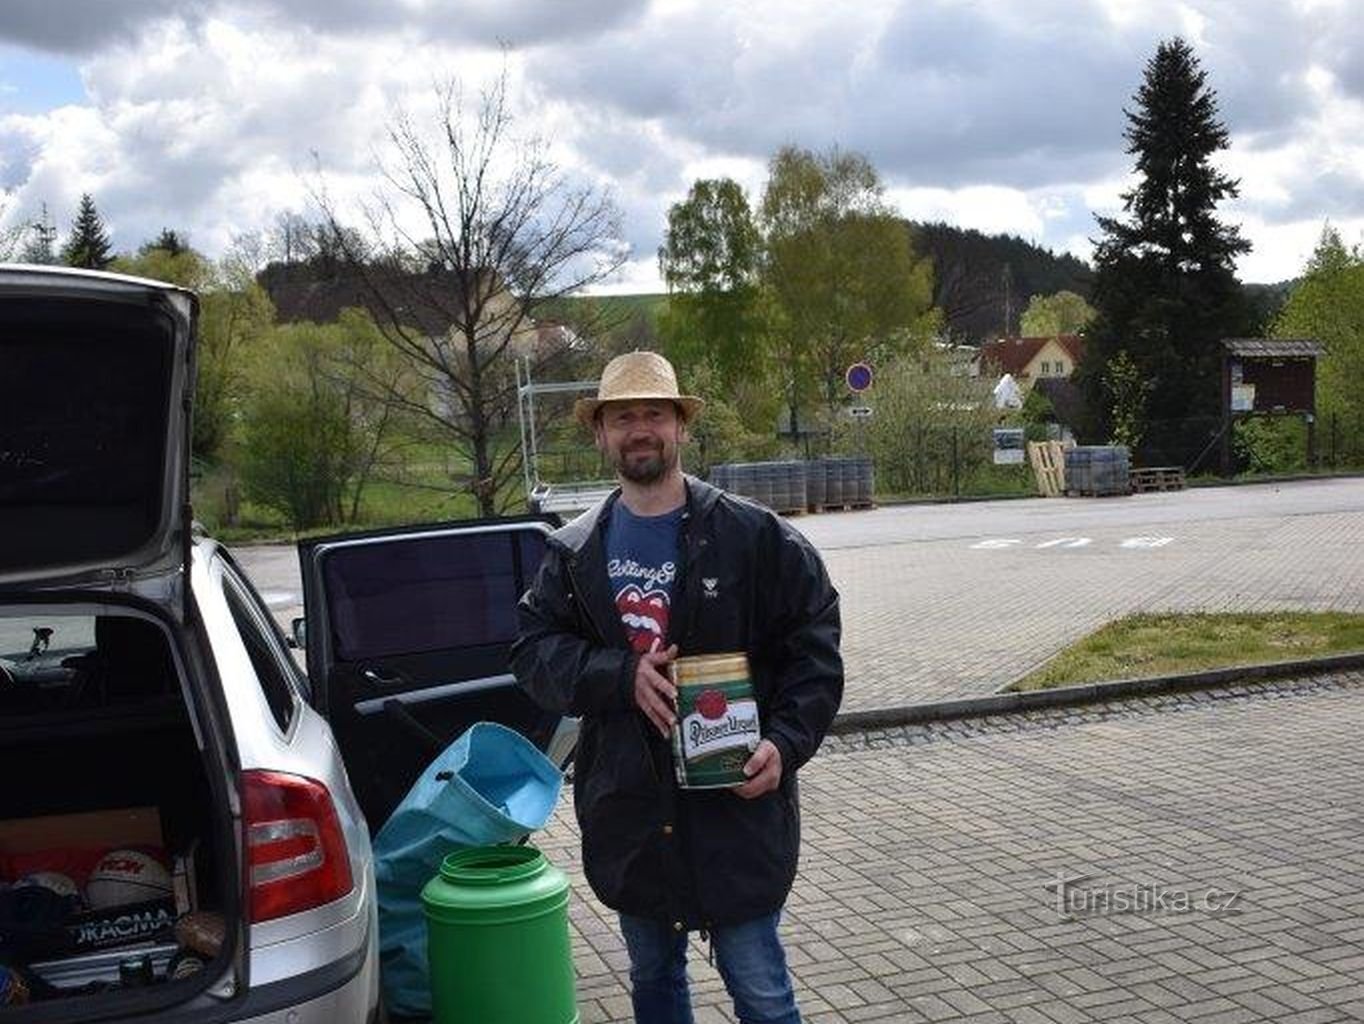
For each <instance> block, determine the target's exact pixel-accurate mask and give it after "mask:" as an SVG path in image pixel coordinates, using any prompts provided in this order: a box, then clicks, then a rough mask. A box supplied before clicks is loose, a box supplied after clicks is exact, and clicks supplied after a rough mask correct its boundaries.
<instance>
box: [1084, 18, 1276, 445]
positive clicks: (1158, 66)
mask: <svg viewBox="0 0 1364 1024" xmlns="http://www.w3.org/2000/svg"><path fill="white" fill-rule="evenodd" d="M1135 99H1136V110H1134V111H1133V110H1129V111H1126V114H1127V129H1126V131H1125V132H1124V136H1125V137H1126V139H1127V152H1128V153H1131V154H1133V155H1134V156H1135V158H1136V160H1135V171H1136V174H1137V177H1138V180H1137V183H1136V185H1135V187H1133V188H1132V189H1131V190H1130V191H1128V192H1125V193H1124V194H1123V197H1122V200H1123V209H1124V211H1125V213H1126V217H1125V218H1122V219H1120V218H1116V217H1098V218H1097V219H1098V222H1099V227H1100V228H1101V229H1102V232H1103V236H1102V237H1101V238H1100V239H1098V240H1096V245H1097V249H1096V252H1095V263H1096V273H1095V279H1094V295H1093V303H1094V306H1095V308H1096V309H1097V311H1098V317H1097V319H1096V321H1095V323H1094V325H1093V327H1092V329H1091V330H1090V332H1089V341H1088V351H1087V353H1086V357H1085V361H1084V363H1083V364H1082V366H1081V369H1080V372H1079V374H1078V377H1079V381H1080V383H1081V385H1082V386H1083V387H1084V388H1085V391H1086V397H1087V398H1088V400H1089V405H1090V412H1091V415H1092V416H1095V415H1096V414H1097V415H1096V422H1094V423H1093V424H1092V428H1093V429H1092V430H1091V433H1094V434H1098V435H1100V436H1099V438H1096V439H1106V438H1107V437H1108V436H1110V435H1111V431H1112V427H1113V405H1114V401H1113V400H1114V396H1113V395H1112V394H1110V393H1109V390H1110V389H1108V388H1107V387H1105V385H1104V380H1105V378H1106V377H1107V376H1108V374H1107V368H1108V363H1109V361H1110V360H1112V359H1113V358H1114V357H1115V356H1116V355H1117V353H1118V352H1120V351H1126V352H1127V353H1128V354H1129V356H1130V357H1131V359H1132V361H1133V362H1134V363H1135V364H1136V368H1137V370H1138V371H1139V372H1140V374H1141V376H1142V377H1143V378H1144V379H1145V381H1146V383H1147V385H1148V386H1149V387H1150V398H1149V402H1148V403H1147V406H1146V416H1147V419H1148V423H1147V424H1146V429H1145V431H1144V432H1143V431H1140V430H1139V431H1138V433H1144V436H1145V438H1146V443H1145V445H1144V448H1145V449H1146V451H1145V453H1144V454H1145V455H1146V456H1147V457H1148V458H1149V459H1150V460H1160V461H1168V462H1174V463H1180V464H1185V465H1187V464H1188V463H1189V462H1190V461H1191V460H1192V459H1193V458H1195V457H1197V455H1198V453H1199V451H1201V450H1202V449H1203V448H1204V447H1205V446H1206V445H1207V443H1208V441H1209V439H1210V438H1209V433H1210V431H1215V430H1216V429H1217V427H1218V426H1219V423H1218V411H1219V410H1218V396H1219V394H1220V388H1219V383H1218V373H1219V367H1220V365H1221V351H1220V344H1219V343H1220V340H1221V339H1222V338H1224V337H1231V336H1235V335H1239V334H1243V333H1245V332H1247V331H1248V330H1249V328H1250V324H1249V318H1250V309H1249V304H1248V303H1247V301H1246V299H1245V297H1244V295H1243V293H1242V289H1241V286H1240V283H1239V282H1238V281H1237V280H1236V274H1235V265H1234V261H1235V258H1236V256H1237V255H1238V254H1240V253H1244V252H1247V251H1249V249H1250V243H1249V242H1247V241H1246V240H1245V239H1243V238H1242V237H1241V235H1240V232H1239V231H1238V229H1237V228H1236V227H1235V226H1233V225H1227V224H1223V223H1222V222H1221V221H1219V220H1218V218H1217V205H1218V204H1219V203H1221V202H1222V201H1223V200H1226V199H1231V198H1234V197H1235V196H1236V195H1237V182H1236V181H1234V180H1233V179H1231V178H1229V177H1227V176H1226V175H1225V174H1223V173H1222V172H1220V171H1219V170H1217V168H1216V167H1214V166H1213V164H1212V158H1213V156H1214V155H1215V154H1216V153H1217V152H1218V151H1220V150H1222V149H1225V148H1226V147H1227V145H1228V142H1229V138H1228V135H1227V131H1226V128H1224V127H1223V125H1222V123H1221V122H1220V121H1219V120H1218V116H1217V98H1216V93H1215V92H1214V91H1213V90H1212V89H1211V88H1209V87H1208V85H1207V74H1206V72H1205V71H1203V69H1202V68H1201V67H1200V66H1199V62H1198V58H1197V56H1195V54H1194V52H1193V49H1192V48H1191V47H1190V46H1189V44H1188V43H1186V42H1185V41H1184V40H1182V39H1178V38H1176V39H1172V40H1169V41H1167V42H1163V43H1161V44H1160V45H1159V47H1158V48H1157V49H1156V54H1155V56H1154V57H1152V58H1151V59H1150V60H1149V61H1148V62H1147V64H1146V70H1145V76H1144V79H1143V81H1142V84H1141V88H1140V89H1138V91H1137V94H1136V97H1135Z"/></svg>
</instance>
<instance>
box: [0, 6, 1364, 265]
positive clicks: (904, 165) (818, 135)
mask: <svg viewBox="0 0 1364 1024" xmlns="http://www.w3.org/2000/svg"><path fill="white" fill-rule="evenodd" d="M52 7H53V5H52V3H51V0H46V2H44V3H42V4H39V3H37V2H36V0H5V2H4V4H3V5H0V40H9V41H11V42H13V43H14V44H18V45H23V46H26V47H29V48H31V49H41V50H44V51H47V52H49V53H52V52H55V53H64V54H79V55H80V56H79V58H78V59H73V58H70V57H67V58H45V59H46V60H49V61H55V62H57V63H62V64H64V66H65V67H67V68H71V67H73V66H74V65H75V64H76V63H77V62H78V63H79V69H80V83H79V85H80V88H78V89H77V88H73V87H72V85H73V83H74V81H75V80H74V75H73V74H72V75H70V76H69V80H68V82H67V86H66V87H65V88H64V89H63V90H62V91H60V92H59V93H58V92H54V93H53V94H52V95H53V98H52V99H50V100H48V101H47V104H48V105H46V106H44V105H42V104H41V103H38V104H36V105H35V104H29V105H28V106H25V107H22V108H20V107H13V108H11V109H13V110H15V111H16V112H14V113H10V114H0V189H3V190H4V191H5V192H6V193H7V197H6V198H7V199H8V203H7V215H8V216H10V217H11V218H12V217H14V216H19V215H31V213H32V212H34V211H36V209H37V205H38V204H39V203H40V202H43V201H46V202H47V203H48V204H49V206H50V207H51V208H52V211H53V213H54V215H55V216H56V218H57V221H58V223H59V225H60V226H62V227H63V228H64V227H65V226H66V224H67V223H68V221H69V216H70V212H71V211H72V210H74V206H75V202H76V200H77V199H78V197H79V195H80V193H81V192H82V191H91V192H92V193H93V194H94V195H95V197H96V201H97V202H98V203H99V206H100V209H101V210H102V211H103V212H104V213H105V215H106V217H107V218H108V220H109V222H110V224H111V227H112V228H113V229H114V235H115V243H116V244H117V245H119V246H121V247H124V248H131V247H134V246H136V245H137V244H140V242H141V241H143V240H145V238H147V237H150V236H151V235H154V234H155V232H156V231H158V230H159V229H160V228H161V227H162V226H171V227H176V228H178V229H181V230H186V231H188V232H189V233H190V234H191V236H192V237H193V239H194V241H195V243H196V244H197V245H200V246H202V247H205V248H208V249H209V250H210V251H214V250H215V249H218V248H221V246H222V245H224V244H226V242H227V240H228V239H229V238H230V236H231V235H232V233H233V232H234V231H239V230H243V229H247V228H251V227H259V226H262V225H263V224H266V223H268V222H269V221H270V220H272V219H273V217H274V215H275V214H276V213H277V212H278V211H280V210H283V209H299V208H301V207H302V206H304V205H306V203H307V200H308V182H309V177H310V174H311V169H312V168H313V165H314V154H316V158H317V160H318V161H320V163H321V165H322V167H323V169H324V170H325V172H326V174H327V179H328V183H329V188H331V189H333V190H334V192H335V193H336V194H338V195H340V196H341V197H342V198H343V200H344V201H345V202H347V203H353V202H354V201H355V200H356V199H357V198H358V197H361V196H364V195H366V194H368V193H369V192H371V191H372V190H373V188H374V186H375V184H376V178H375V175H374V173H373V157H374V154H375V152H376V151H378V150H381V149H382V148H383V145H384V136H385V128H386V125H387V124H388V123H389V121H390V119H391V117H392V114H393V111H394V110H395V109H396V108H397V107H398V106H400V105H401V106H404V107H407V108H409V109H410V110H411V111H412V112H413V117H414V121H415V122H417V123H419V124H424V125H428V126H429V125H432V124H433V123H434V117H433V105H434V100H433V96H432V89H431V86H432V83H433V82H434V81H436V80H438V79H441V78H443V77H445V76H447V75H448V74H449V73H450V72H451V70H455V71H457V72H458V74H459V75H460V76H461V78H462V79H463V80H464V81H465V84H466V86H467V87H468V92H469V93H470V94H474V93H476V92H477V90H478V88H479V87H480V85H482V84H483V83H486V82H487V81H489V80H490V78H491V77H492V76H494V75H496V74H497V73H498V72H499V70H500V69H501V68H502V67H503V66H504V56H503V53H502V50H501V45H500V44H501V43H503V42H507V43H509V44H510V45H511V47H512V49H511V50H510V51H509V54H510V55H509V56H508V57H507V58H505V59H506V66H507V67H508V68H509V69H510V72H511V89H512V93H511V99H512V102H513V105H514V107H515V109H516V111H517V113H518V117H519V120H518V124H517V127H518V129H522V130H526V131H531V132H538V133H540V134H542V135H544V136H545V137H546V140H547V141H546V145H548V146H549V147H550V148H549V149H548V152H549V153H551V155H552V156H553V158H554V159H555V160H556V161H557V162H559V163H560V164H561V165H562V166H563V167H564V168H565V169H566V171H567V172H569V173H570V174H572V175H574V176H575V180H580V181H591V182H594V183H596V184H599V185H602V186H608V187H610V188H611V190H612V191H613V193H614V195H615V197H616V199H617V201H618V203H619V205H620V207H621V209H622V211H623V214H624V220H625V229H626V235H627V238H628V240H629V241H630V242H631V244H632V246H633V248H634V250H635V257H636V262H635V263H633V264H632V265H631V268H630V273H631V279H632V280H644V279H646V278H647V277H648V276H649V275H650V274H652V273H654V271H653V268H654V263H655V261H654V252H655V250H656V249H657V247H658V244H659V242H660V240H661V237H662V233H663V229H664V226H665V223H666V215H667V210H668V207H669V206H670V205H671V204H672V203H673V202H676V201H677V200H679V199H681V198H682V197H683V196H684V195H685V193H686V190H687V188H688V187H689V185H690V184H691V182H692V181H693V180H694V179H695V178H696V177H699V176H714V175H717V174H727V175H731V176H734V177H736V178H737V179H738V180H740V181H741V183H743V184H744V186H745V187H746V188H747V189H748V190H749V194H750V198H751V200H752V201H753V202H754V203H755V205H756V203H757V202H758V200H759V199H760V194H761V188H762V185H763V182H764V179H765V177H766V174H765V167H766V163H767V161H768V159H769V158H770V156H771V155H772V153H773V152H774V151H775V150H776V149H777V148H778V147H780V146H781V145H784V144H787V143H796V144H800V145H804V146H807V147H810V148H813V149H816V150H823V149H826V148H827V147H829V146H830V145H833V144H839V145H841V146H843V147H845V148H850V149H856V150H860V151H862V152H865V153H866V154H867V155H868V156H870V157H871V159H872V160H873V162H874V163H875V164H876V166H877V167H878V168H879V170H880V171H881V174H882V176H883V179H884V180H885V182H886V184H887V187H888V189H889V194H890V195H891V197H892V198H893V199H894V200H895V201H896V202H897V203H898V204H899V206H900V209H901V210H902V212H904V213H905V214H906V215H909V216H914V217H924V218H928V217H942V218H945V219H948V220H951V221H954V222H956V223H961V224H966V225H970V226H975V227H979V228H980V229H982V230H986V231H1010V232H1014V233H1017V234H1021V235H1023V236H1025V237H1029V238H1033V239H1035V240H1037V241H1039V242H1041V243H1043V244H1047V245H1051V246H1053V247H1057V248H1060V247H1065V248H1070V249H1072V250H1073V251H1077V252H1079V253H1080V254H1082V255H1087V254H1088V243H1087V241H1085V240H1086V239H1087V238H1089V237H1091V236H1093V235H1095V234H1096V233H1097V227H1096V226H1095V224H1094V221H1093V218H1092V213H1093V211H1095V210H1100V211H1104V212H1113V210H1114V208H1115V206H1116V204H1117V199H1116V197H1117V195H1118V193H1119V192H1120V191H1121V190H1122V188H1123V187H1125V182H1126V178H1127V175H1128V174H1129V172H1130V169H1131V158H1130V156H1128V155H1127V154H1126V153H1125V152H1124V145H1125V144H1124V140H1123V136H1122V132H1123V129H1124V127H1125V119H1124V116H1123V108H1124V107H1130V106H1131V105H1132V96H1133V93H1134V91H1135V90H1136V88H1137V87H1138V85H1139V84H1140V81H1141V76H1142V70H1143V67H1144V64H1145V62H1146V61H1147V59H1149V57H1150V56H1151V55H1152V54H1153V52H1154V50H1155V46H1156V44H1157V42H1159V41H1160V40H1161V39H1164V38H1168V37H1169V36H1171V35H1173V34H1175V33H1177V32H1180V33H1184V34H1185V35H1186V36H1187V37H1188V38H1190V39H1191V40H1193V41H1194V43H1195V46H1196V50H1197V52H1198V53H1199V55H1200V59H1201V60H1202V63H1203V66H1204V68H1205V69H1206V70H1207V72H1208V80H1209V84H1210V85H1211V86H1212V87H1213V88H1214V89H1216V90H1217V92H1218V95H1219V102H1220V108H1221V111H1222V116H1223V119H1224V120H1225V122H1226V124H1227V126H1228V128H1229V130H1230V131H1231V133H1232V138H1233V147H1232V149H1231V151H1230V152H1228V153H1226V154H1224V155H1223V158H1222V159H1223V162H1224V165H1225V166H1226V167H1227V169H1228V171H1229V173H1231V174H1233V175H1235V176H1237V177H1239V178H1240V179H1241V181H1242V197H1241V199H1240V200H1238V201H1237V202H1235V203H1233V204H1229V206H1228V208H1227V211H1226V215H1227V216H1228V218H1229V219H1232V220H1242V221H1244V223H1245V225H1246V228H1245V230H1246V233H1247V234H1248V235H1250V236H1251V237H1252V238H1253V239H1254V240H1255V241H1256V243H1257V245H1258V246H1260V248H1259V249H1257V252H1256V254H1255V255H1254V258H1253V262H1250V263H1245V264H1243V266H1247V267H1250V266H1253V267H1256V268H1263V267H1269V266H1276V265H1279V264H1285V266H1284V269H1285V270H1290V269H1293V268H1288V267H1287V266H1286V261H1287V260H1288V259H1289V256H1288V255H1287V254H1286V253H1284V251H1283V250H1282V249H1280V250H1279V253H1278V255H1276V253H1275V251H1273V250H1274V249H1275V248H1276V246H1277V243H1278V241H1280V240H1282V239H1284V238H1287V237H1289V235H1291V236H1292V237H1293V238H1295V239H1296V238H1297V237H1298V236H1299V235H1304V236H1306V235H1310V236H1311V237H1315V234H1316V232H1317V231H1319V228H1320V221H1321V219H1322V217H1324V216H1330V217H1331V218H1332V219H1333V220H1334V221H1336V222H1338V223H1342V224H1348V223H1353V221H1352V220H1351V218H1353V217H1355V216H1356V215H1361V216H1364V174H1361V172H1360V171H1359V170H1358V168H1360V167H1364V152H1361V147H1360V146H1357V145H1356V144H1355V143H1354V140H1355V139H1360V138H1364V113H1362V112H1364V58H1361V56H1360V54H1361V53H1364V19H1358V18H1355V17H1354V16H1353V14H1354V12H1353V9H1352V5H1351V4H1349V3H1345V2H1341V0H1310V2H1309V0H1295V2H1291V3H1282V2H1277V0H1275V2H1271V0H1257V2H1244V3H1243V2H1232V0H1150V2H1148V3H1146V4H1142V5H1134V4H1129V3H1125V2H1120V0H1075V2H1070V0H1065V2H1063V0H1038V2H1037V3H1033V4H1029V5H1027V6H1026V7H1023V6H1021V5H1017V4H1012V3H1006V2H1002V0H1001V2H996V3H986V2H965V0H953V2H949V0H860V2H859V3H857V4H843V5H828V4H827V3H823V2H820V0H780V2H779V0H768V2H764V3H752V4H710V3H702V2H701V0H653V2H652V3H649V2H646V0H628V2H620V3H617V2H612V0H585V2H580V3H573V4H557V5H553V6H552V11H553V16H548V15H547V14H546V11H547V10H549V9H551V8H550V5H547V4H545V3H532V2H529V0H519V2H508V0H460V2H458V3H456V2H454V0H393V2H392V3H388V4H377V3H373V2H371V0H327V2H323V0H289V2H286V0H123V2H120V3H111V2H108V0H71V2H70V3H66V4H64V5H63V17H61V18H55V17H53V16H52V15H51V10H52ZM3 81H4V82H5V83H6V84H18V85H19V86H20V88H21V89H22V88H24V87H25V85H26V83H25V82H24V81H23V80H20V81H18V82H14V81H12V79H11V78H10V77H9V76H8V75H6V76H3ZM35 95H37V93H36V92H35ZM352 208H353V207H352ZM1302 225H1309V226H1311V231H1310V232H1309V231H1307V230H1306V229H1305V228H1303V227H1302ZM1280 229H1282V230H1280ZM1260 232H1264V237H1263V240H1262V239H1261V237H1260V235H1259V233H1260ZM1294 251H1295V252H1296V249H1295V250H1294ZM1293 258H1296V257H1293ZM1276 260H1278V261H1279V262H1278V263H1275V261H1276ZM1247 272H1248V273H1249V271H1247ZM1256 272H1257V273H1258V272H1260V271H1259V270H1257V271H1256ZM1265 272H1268V271H1265ZM1278 276H1279V277H1283V276H1288V273H1279V274H1278ZM654 280H655V284H656V278H655V279H654Z"/></svg>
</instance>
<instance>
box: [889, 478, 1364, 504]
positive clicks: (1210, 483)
mask: <svg viewBox="0 0 1364 1024" xmlns="http://www.w3.org/2000/svg"><path fill="white" fill-rule="evenodd" d="M1360 479H1364V473H1358V472H1345V473H1297V474H1291V475H1288V476H1261V477H1255V478H1253V479H1249V480H1224V479H1222V478H1220V477H1212V478H1200V479H1199V480H1198V482H1194V480H1193V479H1190V480H1189V481H1188V483H1187V484H1186V485H1185V487H1184V489H1185V490H1186V491H1194V490H1204V489H1207V488H1215V487H1253V486H1255V485H1257V484H1292V483H1303V482H1307V481H1311V480H1360ZM1165 493H1167V494H1173V493H1174V492H1173V491H1167V492H1165ZM1043 497H1046V496H1045V495H1042V494H961V495H951V494H948V495H935V496H925V497H922V498H878V499H877V500H876V507H877V508H891V507H894V506H903V505H965V504H968V503H971V502H981V501H1020V500H1026V499H1028V498H1043ZM1063 497H1064V495H1063ZM1113 497H1129V495H1113Z"/></svg>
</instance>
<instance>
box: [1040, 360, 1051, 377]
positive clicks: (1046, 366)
mask: <svg viewBox="0 0 1364 1024" xmlns="http://www.w3.org/2000/svg"><path fill="white" fill-rule="evenodd" d="M1049 373H1051V363H1049V362H1047V361H1046V360H1045V359H1043V360H1042V376H1043V377H1045V376H1046V375H1047V374H1049Z"/></svg>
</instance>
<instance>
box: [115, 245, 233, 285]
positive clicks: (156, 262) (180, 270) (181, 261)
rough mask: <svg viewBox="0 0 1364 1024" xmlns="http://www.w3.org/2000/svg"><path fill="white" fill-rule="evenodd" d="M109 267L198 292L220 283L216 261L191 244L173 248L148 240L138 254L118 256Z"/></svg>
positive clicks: (122, 272) (123, 272) (121, 272)
mask: <svg viewBox="0 0 1364 1024" xmlns="http://www.w3.org/2000/svg"><path fill="white" fill-rule="evenodd" d="M109 268H110V269H111V270H116V271H118V272H119V273H120V274H132V275H134V276H136V277H149V278H151V279H152V280H154V281H168V282H169V283H171V284H178V285H179V286H180V287H182V288H188V289H190V290H191V291H196V292H202V291H206V290H207V289H209V288H211V287H213V286H214V285H215V284H216V283H217V281H216V272H215V269H214V267H213V264H212V263H210V262H209V260H208V259H206V258H205V257H204V256H203V255H201V254H200V253H198V252H195V251H194V250H193V249H189V248H180V249H179V250H171V249H163V248H161V247H159V246H156V245H152V244H151V243H148V244H147V245H144V246H142V248H140V249H139V250H138V252H137V255H136V256H119V257H116V258H115V259H114V260H113V261H112V262H111V263H110V264H109Z"/></svg>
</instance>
